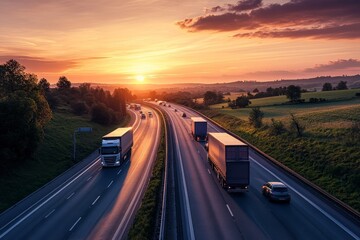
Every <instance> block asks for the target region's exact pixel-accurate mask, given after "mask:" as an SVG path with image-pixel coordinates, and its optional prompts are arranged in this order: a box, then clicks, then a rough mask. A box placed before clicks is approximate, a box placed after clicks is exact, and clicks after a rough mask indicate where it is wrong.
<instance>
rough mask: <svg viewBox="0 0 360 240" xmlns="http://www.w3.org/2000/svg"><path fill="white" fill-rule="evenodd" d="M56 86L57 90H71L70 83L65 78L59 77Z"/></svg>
mask: <svg viewBox="0 0 360 240" xmlns="http://www.w3.org/2000/svg"><path fill="white" fill-rule="evenodd" d="M56 86H57V87H58V89H59V90H69V89H70V88H71V82H70V81H69V80H68V79H67V78H66V77H65V76H61V77H60V78H59V81H58V82H57V83H56Z"/></svg>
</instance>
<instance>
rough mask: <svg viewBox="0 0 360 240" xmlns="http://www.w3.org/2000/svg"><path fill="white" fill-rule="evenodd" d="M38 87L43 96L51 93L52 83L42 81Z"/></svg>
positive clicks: (43, 79)
mask: <svg viewBox="0 0 360 240" xmlns="http://www.w3.org/2000/svg"><path fill="white" fill-rule="evenodd" d="M38 87H39V89H40V91H41V92H42V93H43V94H45V93H49V92H50V83H49V82H48V81H47V80H46V79H45V78H42V79H40V81H39V83H38Z"/></svg>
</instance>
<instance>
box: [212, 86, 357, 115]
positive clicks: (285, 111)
mask: <svg viewBox="0 0 360 240" xmlns="http://www.w3.org/2000/svg"><path fill="white" fill-rule="evenodd" d="M356 92H360V90H359V89H351V90H342V91H331V92H311V93H304V94H302V98H304V99H306V100H307V101H308V99H309V98H325V99H327V100H328V101H326V102H322V103H303V104H293V105H289V104H285V105H282V103H286V102H287V99H286V97H285V96H276V97H268V98H260V99H252V100H251V102H252V103H251V104H250V106H249V107H247V108H240V109H231V108H229V107H225V108H222V107H221V106H226V104H224V103H223V104H216V105H212V106H211V107H210V108H211V109H218V110H219V112H220V113H224V114H228V115H231V116H235V117H238V118H240V119H242V120H247V119H248V117H249V112H250V111H251V107H260V109H261V111H263V112H264V121H265V122H270V119H271V118H274V119H279V120H284V119H287V118H288V117H289V114H290V113H294V114H296V115H299V116H302V115H306V114H312V113H319V112H326V111H330V110H343V109H348V108H351V107H354V106H358V105H359V104H360V98H359V97H355V93H356ZM304 117H305V116H304Z"/></svg>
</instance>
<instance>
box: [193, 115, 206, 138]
mask: <svg viewBox="0 0 360 240" xmlns="http://www.w3.org/2000/svg"><path fill="white" fill-rule="evenodd" d="M190 119H191V134H192V135H193V137H194V139H195V140H196V141H205V140H206V135H207V121H206V120H205V119H203V118H202V117H192V118H190Z"/></svg>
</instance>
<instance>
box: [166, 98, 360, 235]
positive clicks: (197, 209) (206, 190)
mask: <svg viewBox="0 0 360 240" xmlns="http://www.w3.org/2000/svg"><path fill="white" fill-rule="evenodd" d="M161 108H162V109H163V110H165V111H166V113H167V115H168V116H169V119H170V122H171V129H170V130H171V131H169V132H170V134H171V135H172V139H173V140H172V141H173V142H174V144H173V145H174V146H175V145H176V146H177V147H174V150H173V151H174V154H173V155H174V159H173V162H174V172H173V178H174V180H173V181H174V183H173V185H175V187H174V189H175V190H174V191H173V192H175V193H173V194H175V196H172V197H168V199H172V200H175V201H176V203H175V204H174V203H169V202H168V203H167V204H168V205H170V206H171V204H173V205H177V207H172V208H171V209H170V211H173V212H172V213H170V214H168V216H170V217H168V218H167V221H168V222H167V225H169V226H173V225H174V223H173V222H174V221H175V222H177V223H176V224H177V225H178V226H182V227H181V228H180V227H178V228H177V229H176V228H174V227H170V228H168V229H165V236H166V237H167V239H174V236H176V238H177V239H317V240H319V239H334V240H335V239H336V240H338V239H360V220H359V219H355V218H353V217H352V216H350V215H348V213H346V212H345V211H344V210H342V209H340V208H338V207H337V206H335V205H334V204H333V203H332V202H330V201H328V200H327V199H325V198H324V197H323V196H322V195H320V194H319V193H318V192H316V191H314V190H313V189H311V188H309V187H308V186H306V185H305V184H303V183H302V182H300V181H299V180H298V179H296V178H295V177H293V176H291V175H290V174H288V173H286V172H284V171H283V170H281V169H280V168H279V167H277V166H275V165H274V164H271V163H270V162H269V161H268V160H266V159H265V158H264V157H263V156H261V155H259V154H257V153H256V152H254V151H250V188H249V192H247V193H243V194H229V193H227V192H226V191H225V190H223V189H222V188H221V187H220V184H219V183H218V181H217V179H216V176H215V174H214V172H213V171H212V169H211V168H210V165H209V164H208V162H207V157H206V151H205V150H204V148H203V146H202V145H201V144H199V143H198V142H195V141H194V140H193V139H192V136H191V133H190V119H189V117H191V116H198V115H197V114H196V113H195V112H193V111H191V110H189V109H187V108H184V107H182V106H179V105H176V104H173V103H171V107H168V106H166V107H163V106H162V107H161ZM175 108H176V109H177V112H175ZM183 112H185V113H186V115H187V117H185V118H184V117H182V116H181V114H182V113H183ZM208 131H209V132H223V130H222V129H221V128H219V127H217V126H216V125H214V124H212V123H208ZM267 181H282V182H284V183H285V184H286V185H287V186H288V188H289V191H290V194H291V196H292V201H291V203H290V204H281V203H271V202H269V201H268V200H267V199H266V198H265V197H264V196H263V195H262V193H261V186H262V184H264V183H265V182H267ZM169 192H171V191H169ZM174 212H175V213H174ZM174 216H175V217H174ZM165 239H166V238H165Z"/></svg>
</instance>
